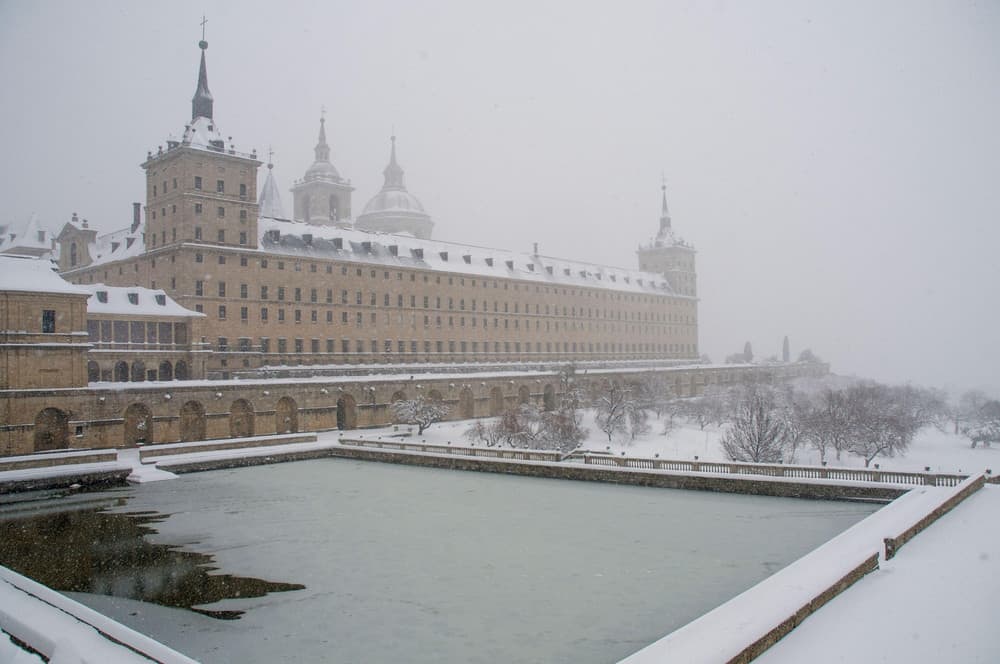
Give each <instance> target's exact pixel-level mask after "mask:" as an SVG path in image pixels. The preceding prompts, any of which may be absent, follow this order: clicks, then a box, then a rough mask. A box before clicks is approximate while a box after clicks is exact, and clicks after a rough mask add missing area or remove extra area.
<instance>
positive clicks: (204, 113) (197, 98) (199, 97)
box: [191, 16, 214, 120]
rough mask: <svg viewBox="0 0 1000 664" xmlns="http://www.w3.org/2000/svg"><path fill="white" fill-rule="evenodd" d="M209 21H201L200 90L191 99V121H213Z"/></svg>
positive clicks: (203, 19) (199, 45)
mask: <svg viewBox="0 0 1000 664" xmlns="http://www.w3.org/2000/svg"><path fill="white" fill-rule="evenodd" d="M206 23H208V19H206V18H205V17H204V16H203V17H202V20H201V41H200V42H198V48H200V49H201V66H200V67H199V68H198V88H197V89H196V90H195V92H194V98H193V99H191V119H192V120H194V119H195V118H199V117H200V118H208V119H209V120H211V119H212V105H213V102H214V100H213V99H212V93H211V92H209V91H208V67H207V66H206V65H205V51H206V50H208V42H207V41H205V24H206Z"/></svg>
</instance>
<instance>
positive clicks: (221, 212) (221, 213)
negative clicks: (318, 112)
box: [215, 205, 226, 219]
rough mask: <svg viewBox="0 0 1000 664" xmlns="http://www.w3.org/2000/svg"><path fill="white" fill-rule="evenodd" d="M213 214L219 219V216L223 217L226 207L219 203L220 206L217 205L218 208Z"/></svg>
mask: <svg viewBox="0 0 1000 664" xmlns="http://www.w3.org/2000/svg"><path fill="white" fill-rule="evenodd" d="M215 216H217V217H219V218H220V219H221V218H223V217H225V216H226V208H224V207H222V206H221V205H220V206H219V207H218V208H217V209H216V212H215Z"/></svg>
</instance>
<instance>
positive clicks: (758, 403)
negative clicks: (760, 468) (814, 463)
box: [721, 388, 789, 463]
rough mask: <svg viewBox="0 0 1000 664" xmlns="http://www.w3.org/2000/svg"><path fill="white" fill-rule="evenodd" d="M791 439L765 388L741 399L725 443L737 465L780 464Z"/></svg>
mask: <svg viewBox="0 0 1000 664" xmlns="http://www.w3.org/2000/svg"><path fill="white" fill-rule="evenodd" d="M788 435H789V434H788V429H787V428H786V424H785V420H784V419H783V418H782V417H780V416H779V414H778V409H777V408H776V404H775V400H774V396H773V395H772V394H771V393H769V392H768V391H767V390H766V389H764V388H754V389H751V390H749V391H748V392H747V393H746V394H745V395H744V396H743V397H742V398H741V399H740V401H739V403H738V404H737V407H736V411H735V413H734V414H733V417H732V419H731V421H730V424H729V426H728V428H727V429H726V431H725V433H724V434H723V435H722V440H721V443H722V449H724V450H725V452H726V455H727V456H728V457H729V458H730V459H732V460H733V461H752V462H755V463H777V462H779V461H781V459H782V455H783V454H784V450H785V444H786V442H787V440H788Z"/></svg>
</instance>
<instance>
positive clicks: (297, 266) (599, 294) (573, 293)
mask: <svg viewBox="0 0 1000 664" xmlns="http://www.w3.org/2000/svg"><path fill="white" fill-rule="evenodd" d="M219 258H220V259H222V258H224V256H222V255H220V256H219ZM244 258H245V257H244ZM201 260H202V259H198V262H201ZM223 262H224V260H220V263H223ZM272 262H274V263H275V267H276V268H277V269H278V270H284V269H285V263H286V261H284V260H276V259H268V258H261V259H259V261H258V265H257V266H255V267H258V266H259V267H260V268H261V269H264V270H266V269H269V268H270V266H271V263H272ZM291 263H292V269H293V270H294V271H295V272H301V271H302V263H301V262H300V261H291ZM240 265H241V266H242V267H248V261H246V260H241V262H240ZM308 265H309V270H308V271H309V272H313V273H315V272H318V265H317V264H316V263H309V264H308ZM325 268H326V269H325V272H326V274H333V273H334V266H333V265H331V264H327V265H326V266H325ZM352 270H353V272H354V276H357V277H364V276H365V272H367V273H368V277H369V278H371V279H377V278H378V277H379V272H380V271H379V270H376V269H367V268H360V267H354V268H349V267H348V266H346V265H342V266H340V275H341V276H348V275H349V274H350V273H351V271H352ZM393 274H395V277H396V280H397V281H403V280H404V278H403V275H404V274H409V280H410V281H412V282H415V281H416V280H417V275H418V273H416V272H409V273H403V272H398V271H397V272H393V271H389V270H381V277H382V279H384V280H388V279H391V278H392V275H393ZM421 276H422V278H423V282H424V283H430V281H431V275H429V274H422V275H421ZM466 281H468V282H469V285H471V287H472V288H480V287H482V288H490V287H491V285H492V288H494V289H500V288H501V286H502V289H503V290H514V291H522V290H523V291H524V292H525V293H529V292H531V289H532V288H534V292H535V293H537V294H544V295H550V294H551V295H557V296H558V295H561V296H564V297H577V296H580V297H592V298H596V299H602V298H603V299H611V300H617V301H625V302H634V303H637V304H658V303H662V301H663V296H649V295H634V294H626V293H619V292H614V291H603V290H593V289H583V288H581V289H576V288H565V287H556V286H539V285H530V284H521V283H518V282H510V281H499V280H496V279H492V280H491V279H472V278H469V279H466V278H465V277H456V276H442V275H440V274H436V275H434V283H435V284H438V285H444V284H445V283H447V285H449V286H455V285H457V286H460V287H465V286H466ZM456 282H457V283H456ZM511 284H513V289H511V288H510V285H511ZM689 306H693V304H689Z"/></svg>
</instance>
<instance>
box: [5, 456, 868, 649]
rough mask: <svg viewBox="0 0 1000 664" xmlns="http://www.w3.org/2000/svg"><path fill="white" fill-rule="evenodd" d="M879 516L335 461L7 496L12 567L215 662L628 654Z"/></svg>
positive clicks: (857, 507)
mask: <svg viewBox="0 0 1000 664" xmlns="http://www.w3.org/2000/svg"><path fill="white" fill-rule="evenodd" d="M35 507H43V508H44V509H43V510H42V511H43V512H44V514H41V515H37V514H33V511H34V509H33V508H35ZM875 509H876V507H875V506H873V505H865V504H855V503H843V502H819V501H800V500H793V499H782V498H761V497H755V496H742V495H726V494H713V493H704V492H688V491H676V490H665V489H651V488H641V487H630V486H617V485H611V484H601V483H590V482H572V481H564V480H547V479H537V478H527V477H518V476H505V475H493V474H485V473H470V472H457V471H445V470H435V469H428V468H416V467H409V466H396V465H391V464H380V463H370V462H359V461H350V460H343V459H323V460H316V461H307V462H300V463H285V464H277V465H273V466H260V467H256V468H247V469H240V470H229V471H215V472H207V473H196V474H191V475H185V476H182V477H181V478H180V479H178V480H174V481H166V482H157V483H152V484H145V485H140V486H136V487H131V488H128V489H122V490H118V491H112V492H105V493H101V494H85V495H80V496H74V497H72V498H64V499H58V500H56V501H47V502H45V503H35V504H31V505H28V504H22V505H20V506H12V505H8V506H6V507H3V508H0V518H2V519H3V522H2V523H0V559H2V560H0V562H2V563H3V564H5V565H8V566H10V567H12V568H14V569H18V570H23V571H25V573H28V574H29V575H31V576H35V577H36V578H37V577H38V576H39V575H42V574H44V572H42V571H39V570H44V569H45V568H50V567H59V568H66V570H67V571H66V572H65V573H62V574H59V575H54V576H51V577H50V578H48V579H40V580H43V581H45V582H48V583H50V584H52V585H54V586H55V585H61V586H62V587H59V588H57V589H60V590H67V591H69V590H73V591H78V592H73V593H71V595H72V596H73V597H74V598H76V599H78V600H80V601H83V602H84V603H87V604H90V605H91V606H94V607H95V608H98V609H100V610H102V611H104V612H105V613H107V614H109V615H111V616H112V617H114V618H116V619H118V620H121V621H122V622H124V623H126V624H128V625H130V626H132V627H135V628H137V629H139V630H140V631H143V632H145V633H147V634H150V635H151V636H153V637H154V638H157V639H159V640H161V641H163V642H165V643H166V644H168V645H170V646H172V647H174V648H176V649H178V650H180V651H181V652H184V653H185V654H188V655H190V656H192V657H194V658H196V659H199V660H203V661H205V662H274V661H285V662H316V661H329V662H403V661H405V662H497V661H504V662H574V663H576V662H583V663H586V662H613V661H616V660H617V659H619V658H621V657H624V656H625V655H628V654H629V653H631V652H634V651H635V650H638V649H639V648H641V647H642V646H644V645H646V644H648V643H650V642H652V641H654V640H655V639H657V638H659V637H660V636H662V635H664V634H666V633H667V632H669V631H671V630H673V629H674V628H676V627H678V626H680V625H682V624H684V623H685V622H687V621H689V620H691V619H693V618H695V617H697V616H698V615H700V614H702V613H704V612H706V611H708V610H710V609H711V608H713V607H715V606H717V605H718V604H720V603H721V602H723V601H725V600H727V599H729V598H730V597H732V596H734V595H736V594H737V593H739V592H741V591H742V590H744V589H746V588H748V587H750V586H751V585H753V584H754V583H756V582H757V581H759V580H761V579H763V578H764V577H766V576H768V575H769V574H771V573H773V572H774V571H776V570H778V569H780V568H781V567H783V566H784V565H786V564H788V563H789V562H791V561H792V560H794V559H795V558H797V557H799V556H801V555H802V554H804V553H806V552H807V551H809V550H810V549H812V548H815V547H816V546H817V545H819V544H820V543H822V542H823V541H825V540H827V539H829V538H830V537H832V536H833V535H835V534H837V533H839V532H841V531H843V530H844V529H846V528H847V527H849V526H850V525H852V524H854V523H855V522H857V521H859V520H860V519H862V518H863V517H864V516H866V515H867V514H869V513H871V512H872V511H874V510H875ZM108 512H112V513H113V514H108ZM122 514H134V515H136V516H130V517H127V518H123V517H122V516H121V515H122ZM29 515H31V518H28V516H29ZM74 515H75V516H74ZM109 520H110V521H109ZM115 524H117V525H115ZM69 533H75V534H69ZM43 540H44V541H51V543H52V544H53V547H52V548H53V549H54V551H48V552H47V551H46V547H45V546H43V545H42V544H40V542H42V541H43ZM16 541H21V543H22V544H21V546H19V547H18V546H14V547H12V546H10V545H6V546H5V545H4V542H8V543H10V542H16ZM32 542H34V543H35V544H31V545H30V546H28V545H29V544H30V543H32ZM39 556H41V557H42V559H41V561H39V559H38V558H39ZM70 568H76V569H75V571H73V570H72V569H70ZM207 568H214V571H211V574H206V573H205V572H206V571H209V569H207ZM32 570H34V572H33V571H32ZM220 577H221V578H220ZM58 579H71V580H72V581H71V582H70V581H59V580H58ZM301 586H304V588H301ZM297 588H301V589H297ZM79 591H83V592H79ZM106 595H119V596H121V597H113V596H110V597H109V596H106ZM123 597H124V598H123ZM128 597H133V598H134V597H143V598H146V599H153V600H155V601H157V602H160V603H161V604H163V605H166V606H159V605H155V604H151V603H148V602H140V601H138V600H135V599H125V598H128ZM221 597H239V599H220V598H221ZM192 602H194V603H195V606H196V608H197V609H199V610H201V611H202V613H196V612H194V611H191V610H188V609H186V608H169V607H184V606H188V605H190V604H191V603H192ZM240 612H242V613H240ZM227 618H228V619H227Z"/></svg>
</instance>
